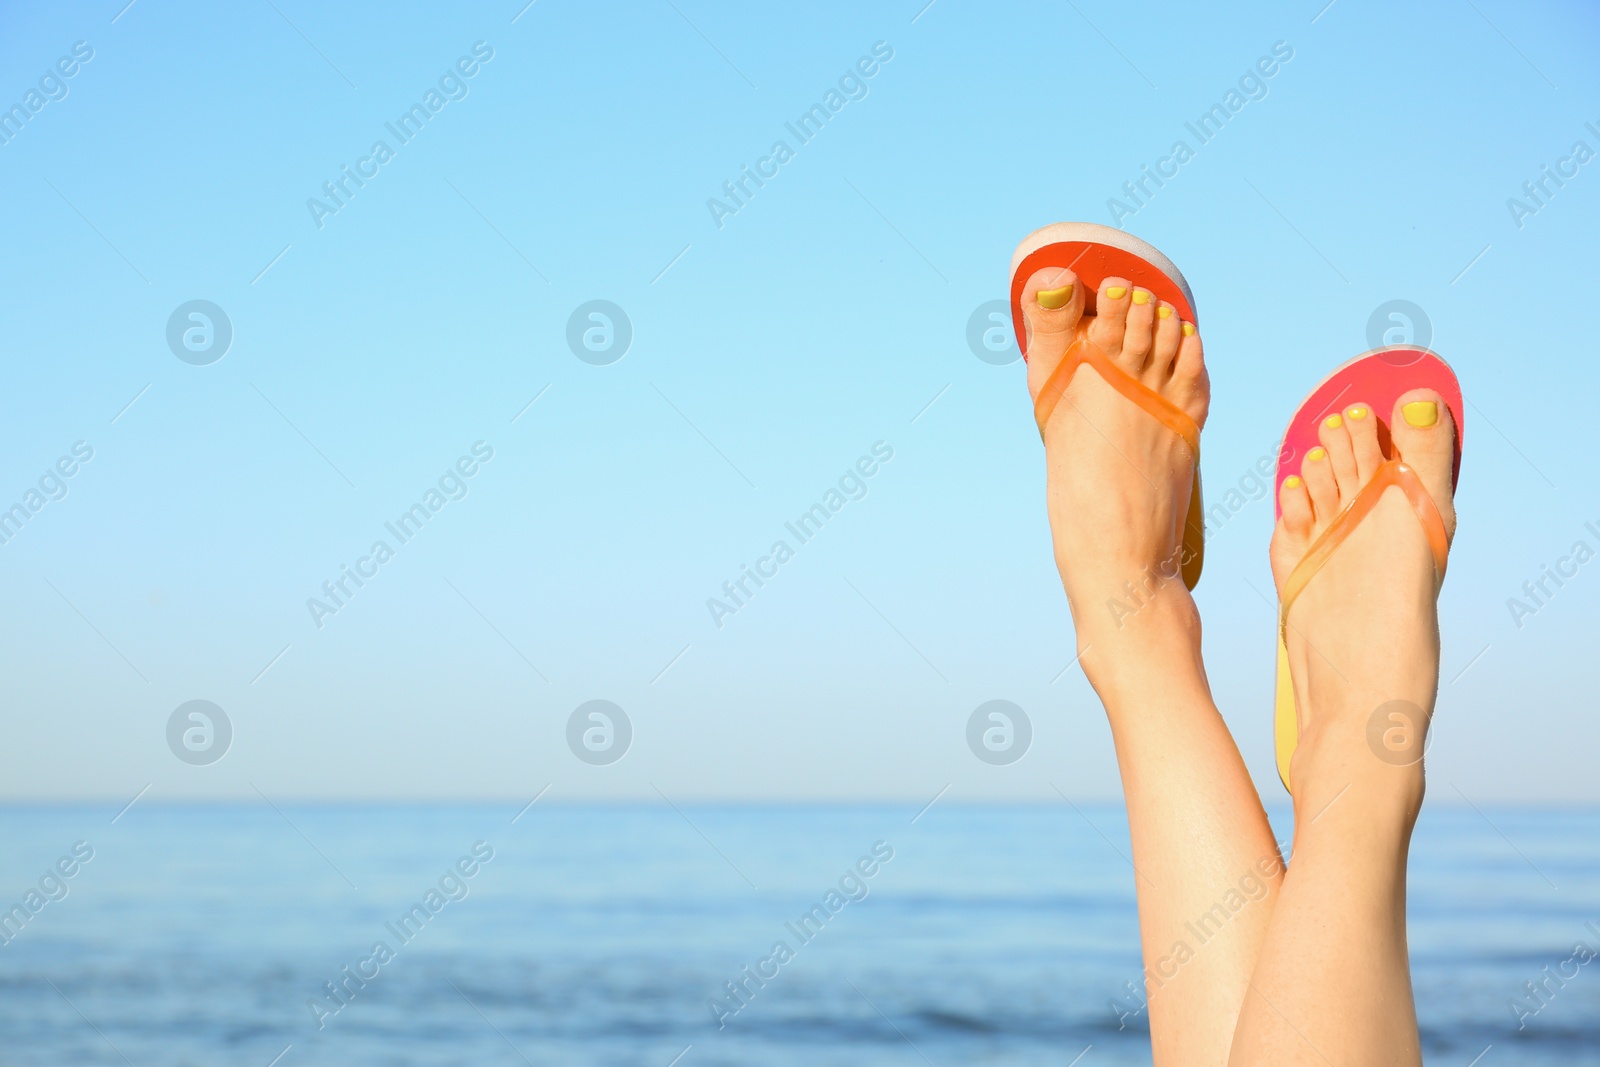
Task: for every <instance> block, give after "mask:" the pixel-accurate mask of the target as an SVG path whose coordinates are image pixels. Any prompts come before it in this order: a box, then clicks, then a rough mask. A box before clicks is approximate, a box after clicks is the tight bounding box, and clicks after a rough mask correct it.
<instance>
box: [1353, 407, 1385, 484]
mask: <svg viewBox="0 0 1600 1067" xmlns="http://www.w3.org/2000/svg"><path fill="white" fill-rule="evenodd" d="M1344 428H1345V429H1346V430H1347V431H1349V433H1350V448H1351V450H1352V451H1354V452H1355V456H1356V477H1358V478H1360V479H1361V484H1362V485H1366V484H1367V482H1369V481H1371V480H1372V475H1373V474H1374V472H1376V471H1377V469H1378V467H1379V466H1381V465H1382V463H1383V446H1382V445H1381V444H1380V443H1379V442H1378V420H1377V419H1376V418H1374V417H1373V415H1372V409H1371V408H1370V407H1368V406H1367V405H1366V404H1351V405H1350V406H1349V407H1347V408H1345V409H1344Z"/></svg>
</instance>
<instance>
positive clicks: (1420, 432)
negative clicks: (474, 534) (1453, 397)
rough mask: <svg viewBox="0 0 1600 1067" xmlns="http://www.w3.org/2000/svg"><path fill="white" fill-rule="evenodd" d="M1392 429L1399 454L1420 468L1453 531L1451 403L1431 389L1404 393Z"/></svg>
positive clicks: (1454, 429) (1454, 443)
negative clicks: (1447, 402)
mask: <svg viewBox="0 0 1600 1067" xmlns="http://www.w3.org/2000/svg"><path fill="white" fill-rule="evenodd" d="M1389 432H1390V434H1391V435H1392V436H1393V438H1394V452H1395V456H1396V458H1398V459H1402V460H1405V462H1406V464H1407V465H1408V466H1410V467H1411V468H1412V469H1413V470H1415V471H1416V472H1417V477H1419V478H1421V479H1422V484H1423V485H1424V486H1425V487H1426V488H1427V490H1428V495H1429V496H1431V497H1433V502H1434V504H1435V505H1437V506H1438V508H1439V513H1440V515H1442V516H1443V517H1444V524H1445V529H1446V530H1448V531H1450V533H1451V534H1454V533H1455V508H1454V506H1453V498H1454V495H1455V491H1454V488H1453V485H1452V483H1453V481H1454V469H1455V456H1456V428H1455V422H1454V421H1453V420H1452V419H1451V417H1450V406H1449V405H1448V404H1446V403H1445V402H1444V401H1443V400H1441V399H1440V398H1439V394H1438V393H1436V392H1434V391H1433V390H1432V389H1413V390H1411V391H1410V392H1408V393H1403V394H1401V396H1400V399H1399V400H1397V401H1395V405H1394V415H1393V420H1392V421H1391V422H1390V423H1389Z"/></svg>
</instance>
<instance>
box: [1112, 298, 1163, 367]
mask: <svg viewBox="0 0 1600 1067" xmlns="http://www.w3.org/2000/svg"><path fill="white" fill-rule="evenodd" d="M1155 329H1156V301H1155V297H1154V295H1152V294H1151V292H1150V290H1148V289H1140V288H1137V287H1135V288H1134V290H1133V292H1131V293H1129V294H1128V322H1127V326H1126V327H1125V328H1124V330H1123V334H1122V355H1123V358H1124V359H1126V360H1127V361H1128V365H1129V366H1130V367H1137V368H1141V369H1143V368H1146V367H1150V366H1152V363H1151V360H1150V354H1151V352H1152V351H1153V350H1154V348H1155ZM1155 369H1156V370H1157V371H1158V375H1159V377H1161V378H1163V379H1165V378H1166V368H1165V367H1159V368H1155Z"/></svg>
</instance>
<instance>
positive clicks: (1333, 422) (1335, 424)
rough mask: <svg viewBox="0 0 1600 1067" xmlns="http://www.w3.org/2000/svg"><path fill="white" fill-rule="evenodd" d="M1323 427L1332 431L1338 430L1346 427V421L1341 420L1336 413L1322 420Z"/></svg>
mask: <svg viewBox="0 0 1600 1067" xmlns="http://www.w3.org/2000/svg"><path fill="white" fill-rule="evenodd" d="M1322 425H1324V426H1326V427H1327V428H1328V429H1330V430H1337V429H1338V428H1339V427H1341V426H1343V425H1344V420H1343V419H1341V418H1340V417H1339V413H1338V412H1337V411H1335V412H1334V413H1333V414H1332V415H1329V416H1328V417H1327V418H1325V419H1323V420H1322Z"/></svg>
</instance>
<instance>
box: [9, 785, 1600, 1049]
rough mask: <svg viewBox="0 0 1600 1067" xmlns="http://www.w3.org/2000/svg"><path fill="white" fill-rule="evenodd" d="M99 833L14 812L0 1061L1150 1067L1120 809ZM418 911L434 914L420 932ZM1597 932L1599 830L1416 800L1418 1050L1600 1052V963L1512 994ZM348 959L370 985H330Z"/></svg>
mask: <svg viewBox="0 0 1600 1067" xmlns="http://www.w3.org/2000/svg"><path fill="white" fill-rule="evenodd" d="M114 814H116V811H115V807H112V808H109V809H101V808H89V807H74V808H10V809H5V810H3V811H0V827H3V829H4V836H3V840H4V849H3V856H0V905H4V906H6V907H9V906H10V904H12V903H24V910H26V903H25V899H24V898H25V897H26V895H27V893H28V892H29V890H30V889H34V890H36V891H38V896H36V897H35V898H33V902H34V903H35V906H38V902H39V901H46V902H45V903H43V905H42V906H38V910H37V912H36V913H31V914H30V915H29V917H28V918H27V920H26V922H23V923H21V929H20V932H15V929H16V925H15V924H16V923H17V922H18V920H16V919H13V920H12V923H13V925H12V926H11V927H9V928H8V930H9V931H11V932H8V933H7V934H6V936H8V937H10V938H11V940H10V941H9V943H7V944H5V945H4V946H0V986H3V989H0V1034H3V1038H0V1049H3V1051H0V1058H3V1060H4V1062H6V1063H8V1064H19V1065H21V1064H28V1065H48V1067H61V1065H64V1064H118V1065H126V1064H130V1063H131V1064H133V1065H136V1067H144V1065H147V1064H149V1065H155V1064H164V1065H184V1064H234V1065H247V1067H267V1065H268V1064H269V1063H272V1062H273V1061H274V1057H281V1058H280V1059H278V1060H277V1064H278V1065H279V1067H298V1065H303V1064H328V1065H334V1064H339V1065H367V1064H373V1065H376V1064H385V1065H388V1064H395V1065H398V1064H475V1065H483V1064H522V1063H530V1064H537V1065H540V1067H544V1065H554V1067H563V1065H572V1067H578V1065H584V1067H588V1065H602V1064H606V1065H609V1064H630V1065H638V1064H644V1065H654V1067H667V1065H668V1064H670V1063H672V1062H673V1061H674V1057H678V1056H680V1054H681V1059H678V1060H677V1061H676V1062H677V1065H678V1067H699V1065H708V1064H730V1065H731V1064H739V1065H754V1064H763V1065H775V1067H785V1065H790V1064H793V1065H800V1064H805V1065H827V1064H861V1063H870V1064H874V1065H884V1067H894V1065H902V1064H903V1065H908V1067H909V1065H917V1067H927V1065H929V1064H933V1065H936V1067H945V1065H951V1067H953V1065H956V1064H991V1065H996V1067H1009V1065H1023V1064H1027V1065H1039V1064H1056V1065H1059V1067H1066V1065H1067V1064H1069V1063H1071V1062H1073V1058H1074V1057H1076V1056H1079V1055H1080V1053H1083V1056H1082V1059H1081V1060H1079V1061H1078V1062H1079V1063H1080V1064H1081V1065H1082V1067H1098V1065H1112V1064H1140V1063H1148V1062H1149V1036H1148V1031H1147V1029H1146V1027H1145V1024H1144V1019H1143V1017H1142V1015H1141V1016H1132V1017H1129V1018H1128V1019H1127V1020H1126V1025H1125V1027H1123V1028H1121V1029H1119V1027H1118V1021H1117V1017H1116V1015H1115V1014H1114V1012H1113V1010H1112V1008H1111V1001H1112V999H1113V998H1117V999H1119V1000H1120V1001H1121V1002H1122V1003H1123V1005H1124V1007H1125V1008H1126V1007H1132V1006H1133V1002H1132V1000H1131V998H1130V997H1129V996H1128V994H1127V992H1126V989H1125V983H1127V982H1129V981H1130V980H1134V979H1137V977H1138V976H1139V973H1140V961H1139V956H1138V942H1137V927H1136V917H1135V914H1134V901H1133V875H1132V871H1131V870H1130V868H1129V866H1128V864H1127V863H1126V861H1125V860H1124V859H1123V858H1122V855H1121V853H1122V852H1125V851H1126V848H1127V846H1126V833H1127V830H1126V824H1125V821H1124V819H1123V815H1122V812H1121V810H1120V809H1116V808H1107V807H1096V808H1089V807H1083V808H1082V809H1081V810H1075V809H1074V808H1072V807H1069V806H1066V805H1061V806H1058V807H1043V806H1041V807H960V806H956V805H953V804H944V803H941V804H937V805H935V806H934V807H933V808H932V809H930V810H929V811H927V812H926V813H925V814H924V815H922V816H921V817H920V818H919V819H917V821H916V822H915V823H913V822H912V817H913V816H914V815H916V809H915V807H914V806H913V807H907V808H900V807H892V806H882V807H788V808H778V807H755V808H736V807H689V806H684V807H683V808H682V810H681V811H679V810H674V809H673V808H672V807H668V806H658V807H644V806H640V807H626V806H616V807H564V806H561V805H559V804H554V803H550V802H549V799H548V798H546V800H545V801H541V802H540V803H539V804H537V805H535V806H534V807H532V808H530V809H528V810H527V811H526V812H525V813H524V814H522V815H521V816H520V817H518V818H517V819H516V821H515V823H513V822H512V817H513V816H516V815H517V806H516V805H511V806H509V807H505V808H493V807H465V806H463V807H447V806H439V807H301V806H283V807H281V810H275V809H274V808H272V807H270V806H268V805H267V804H266V803H260V804H257V805H242V806H238V807H216V808H198V807H189V808H179V807H163V806H160V805H158V804H154V803H149V802H148V800H146V801H141V802H140V803H139V804H137V805H135V806H134V807H133V808H132V809H131V810H129V811H128V812H127V813H126V814H124V815H122V816H121V817H120V818H119V819H117V821H116V822H115V823H113V822H112V821H111V817H112V816H113V815H114ZM78 842H83V843H84V844H83V845H80V846H78V850H79V854H80V855H82V854H84V853H86V852H87V851H88V850H90V849H92V851H93V857H92V859H89V860H87V861H86V862H80V861H78V860H77V859H75V858H74V856H73V848H74V845H76V844H77V843H78ZM479 842H482V843H483V844H478V843H479ZM879 842H882V844H878V850H879V855H880V856H881V855H883V854H884V853H885V852H887V851H888V850H892V852H893V858H892V859H889V860H887V861H886V862H885V861H881V860H878V859H876V858H875V857H874V856H873V848H874V845H875V844H877V843H879ZM475 845H476V847H477V850H478V856H480V857H481V856H482V855H484V854H486V853H487V852H488V851H489V850H492V858H491V859H489V860H488V861H487V862H482V861H480V860H479V859H477V858H475V857H474V846H475ZM63 857H65V859H66V862H64V863H62V868H63V869H69V870H72V871H73V872H74V873H73V874H72V876H71V877H70V878H68V877H62V876H61V875H60V874H59V872H58V871H57V868H56V864H57V862H58V860H61V859H62V858H63ZM463 857H464V858H465V860H464V862H462V863H461V867H460V868H459V869H458V868H457V866H456V865H457V863H458V861H462V860H463ZM862 857H867V859H868V860H869V862H867V863H865V864H864V865H863V866H864V868H865V869H869V870H873V871H874V872H875V873H873V874H872V876H871V877H861V878H860V879H859V881H851V880H850V879H846V880H845V888H846V889H847V890H848V891H849V892H850V893H851V894H853V895H855V896H861V893H862V891H863V890H864V891H865V894H866V895H865V896H864V897H863V898H862V899H857V900H849V901H848V902H847V903H844V904H843V906H842V907H839V910H838V911H837V913H834V914H831V917H830V918H829V919H828V921H827V923H826V925H824V926H823V927H822V929H821V931H820V933H817V934H815V936H814V937H812V939H811V940H810V941H804V940H802V939H801V938H800V937H797V936H796V935H795V933H794V932H793V931H792V930H791V929H790V928H789V927H788V926H786V925H785V924H786V923H790V924H794V923H798V920H799V919H800V917H801V916H802V915H803V914H805V913H806V912H807V911H808V910H809V909H810V908H811V907H812V906H813V905H815V904H826V903H829V902H828V901H826V900H825V897H826V894H827V893H828V891H829V890H830V889H838V887H839V884H840V880H841V877H842V876H844V875H845V874H846V873H847V871H849V870H850V869H851V868H852V867H853V865H855V864H856V863H857V861H858V860H860V859H861V858H862ZM461 869H465V870H471V871H472V872H473V873H472V875H471V876H470V877H465V876H462V875H461V874H460V870H461ZM452 871H454V872H455V873H454V875H453V876H451V875H450V874H449V872H452ZM47 872H56V873H55V874H54V875H53V876H47ZM41 879H43V881H44V883H45V885H44V889H43V890H39V886H40V882H41ZM441 883H442V884H443V888H441ZM430 889H431V890H434V891H435V892H436V895H435V896H434V897H433V898H431V901H430V900H429V899H428V898H427V894H428V892H429V890H430ZM63 891H64V893H65V895H64V896H63V895H62V893H63ZM50 896H54V897H58V898H59V899H48V898H49V897H50ZM452 897H454V898H458V899H452ZM846 900H847V895H846V894H845V893H843V892H841V893H840V895H839V896H838V897H836V898H834V900H833V901H832V903H834V904H835V905H836V906H837V905H838V903H839V902H840V901H846ZM429 903H432V904H433V905H434V906H435V908H436V909H437V910H436V911H430V910H429V909H428V907H427V905H428V904H429ZM413 904H419V905H421V907H420V908H419V910H418V912H417V913H416V915H417V916H421V915H426V919H425V920H424V919H423V918H419V917H413V919H412V920H411V922H412V924H413V925H412V926H411V927H409V928H407V929H405V930H401V931H400V932H401V933H405V934H407V935H408V937H409V939H408V940H407V939H402V938H401V937H400V936H397V934H396V929H397V925H396V924H398V922H399V920H400V918H401V916H403V915H404V914H406V913H407V912H408V909H410V908H411V906H412V905H413ZM824 910H825V909H824ZM1586 922H1593V923H1595V925H1596V927H1597V928H1600V812H1597V811H1592V810H1590V811H1580V812H1573V811H1565V812H1549V811H1533V810H1505V809H1485V811H1484V812H1483V813H1479V812H1477V811H1475V810H1473V809H1471V808H1462V809H1452V808H1448V807H1445V806H1443V805H1436V806H1435V807H1432V808H1429V809H1427V810H1426V811H1425V813H1424V816H1423V820H1422V824H1421V825H1420V826H1419V828H1418V837H1417V842H1416V845H1415V848H1414V850H1413V861H1412V879H1411V946H1412V958H1413V967H1414V972H1415V977H1416V987H1417V999H1418V1008H1419V1012H1420V1015H1421V1018H1422V1025H1423V1036H1424V1043H1425V1045H1426V1048H1427V1052H1428V1059H1429V1062H1430V1063H1437V1064H1458V1065H1460V1067H1466V1065H1467V1064H1469V1063H1470V1062H1472V1061H1473V1058H1474V1057H1476V1056H1479V1055H1480V1054H1482V1059H1481V1060H1479V1061H1478V1062H1479V1064H1480V1067H1497V1065H1500V1064H1532V1065H1543V1064H1551V1065H1554V1064H1561V1065H1564V1067H1574V1065H1579V1064H1600V961H1597V962H1596V963H1594V964H1590V965H1587V966H1583V967H1581V968H1577V973H1576V975H1575V976H1574V977H1571V978H1568V979H1566V980H1565V981H1566V984H1565V986H1563V987H1559V988H1558V987H1557V986H1556V985H1555V983H1554V982H1551V983H1550V986H1549V988H1551V989H1552V990H1554V992H1553V994H1551V995H1550V996H1549V997H1548V998H1547V999H1548V1004H1547V1005H1546V1006H1545V1007H1543V1008H1542V1010H1540V1011H1539V1013H1538V1014H1537V1015H1535V1016H1530V1017H1528V1018H1527V1019H1526V1020H1525V1022H1526V1025H1525V1028H1524V1029H1522V1030H1520V1031H1519V1030H1518V1028H1517V1022H1516V1017H1515V1016H1514V1014H1513V1012H1512V1010H1511V1008H1510V1007H1509V1006H1508V1001H1510V1000H1511V998H1513V997H1515V996H1518V995H1519V994H1520V995H1523V996H1524V997H1525V995H1526V994H1525V991H1524V990H1523V983H1524V982H1527V981H1530V980H1536V979H1539V978H1540V977H1541V969H1542V968H1544V967H1546V966H1549V967H1550V968H1551V970H1552V971H1555V970H1556V968H1557V967H1558V966H1559V965H1560V964H1561V963H1562V961H1564V960H1567V959H1569V958H1570V957H1571V956H1572V954H1573V947H1574V945H1575V944H1576V943H1577V942H1578V941H1580V940H1586V941H1587V942H1588V943H1589V944H1591V945H1594V946H1595V947H1596V948H1600V937H1597V936H1596V934H1595V933H1593V932H1591V931H1589V930H1587V929H1585V925H1584V924H1585V923H1586ZM780 940H781V941H784V942H786V943H787V945H788V946H789V949H790V952H791V956H790V958H787V959H783V960H773V946H774V943H775V942H777V941H780ZM380 941H382V942H384V943H385V944H386V945H387V947H388V950H387V958H386V959H383V958H379V956H375V954H374V947H375V945H376V944H377V943H378V942H380ZM767 960H771V961H772V962H767V963H765V964H763V963H762V961H767ZM746 966H749V967H751V968H752V969H754V968H757V967H760V966H764V967H765V969H766V971H767V973H769V974H770V973H772V971H773V970H774V969H776V975H775V976H774V977H772V978H771V979H769V980H767V982H766V985H765V987H764V988H759V989H756V991H755V993H754V995H753V996H752V997H751V998H750V999H749V1002H748V1004H747V1005H746V1006H744V1007H743V1008H742V1009H740V1010H739V1011H738V1012H737V1013H736V1014H732V1015H728V1016H727V1017H725V1019H724V1023H725V1025H724V1026H723V1027H722V1028H720V1029H719V1027H718V1025H717V1022H716V1021H715V1019H714V1016H713V1013H712V1011H711V1009H710V1008H709V1007H708V1001H709V1000H710V999H711V998H712V997H713V996H724V997H725V990H724V983H725V982H727V981H729V980H731V979H738V978H740V977H741V973H740V972H741V969H742V968H744V967H746ZM346 967H349V968H350V971H349V972H346V971H345V970H344V968H346ZM1572 969H1573V968H1572V966H1569V967H1568V972H1569V973H1571V971H1572ZM347 973H362V974H365V975H368V976H370V977H368V978H367V979H366V981H365V985H364V986H361V987H357V984H356V980H354V979H351V980H349V981H348V982H347V985H348V987H349V988H351V989H354V990H355V993H354V995H353V996H352V995H349V994H345V999H346V1001H347V1002H346V1003H344V1004H340V1003H339V1002H338V1001H335V1000H331V999H328V998H327V996H326V991H325V989H324V983H326V982H329V981H334V982H339V981H344V980H345V975H346V974H347ZM750 988H752V989H755V985H754V983H750ZM308 1002H316V1003H318V1004H319V1005H320V1007H318V1008H317V1009H313V1008H312V1007H310V1006H308ZM725 1003H726V1004H731V1003H732V1002H725ZM1530 1003H1531V1002H1530ZM319 1021H320V1023H321V1028H320V1029H319V1025H318V1024H319ZM1091 1046H1092V1047H1091ZM1491 1046H1492V1047H1491ZM1486 1048H1488V1052H1487V1053H1486V1054H1485V1053H1484V1050H1485V1049H1486ZM686 1049H687V1051H685V1050H686ZM1085 1049H1088V1051H1087V1052H1086V1053H1085V1052H1084V1050H1085ZM285 1050H287V1051H285Z"/></svg>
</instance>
